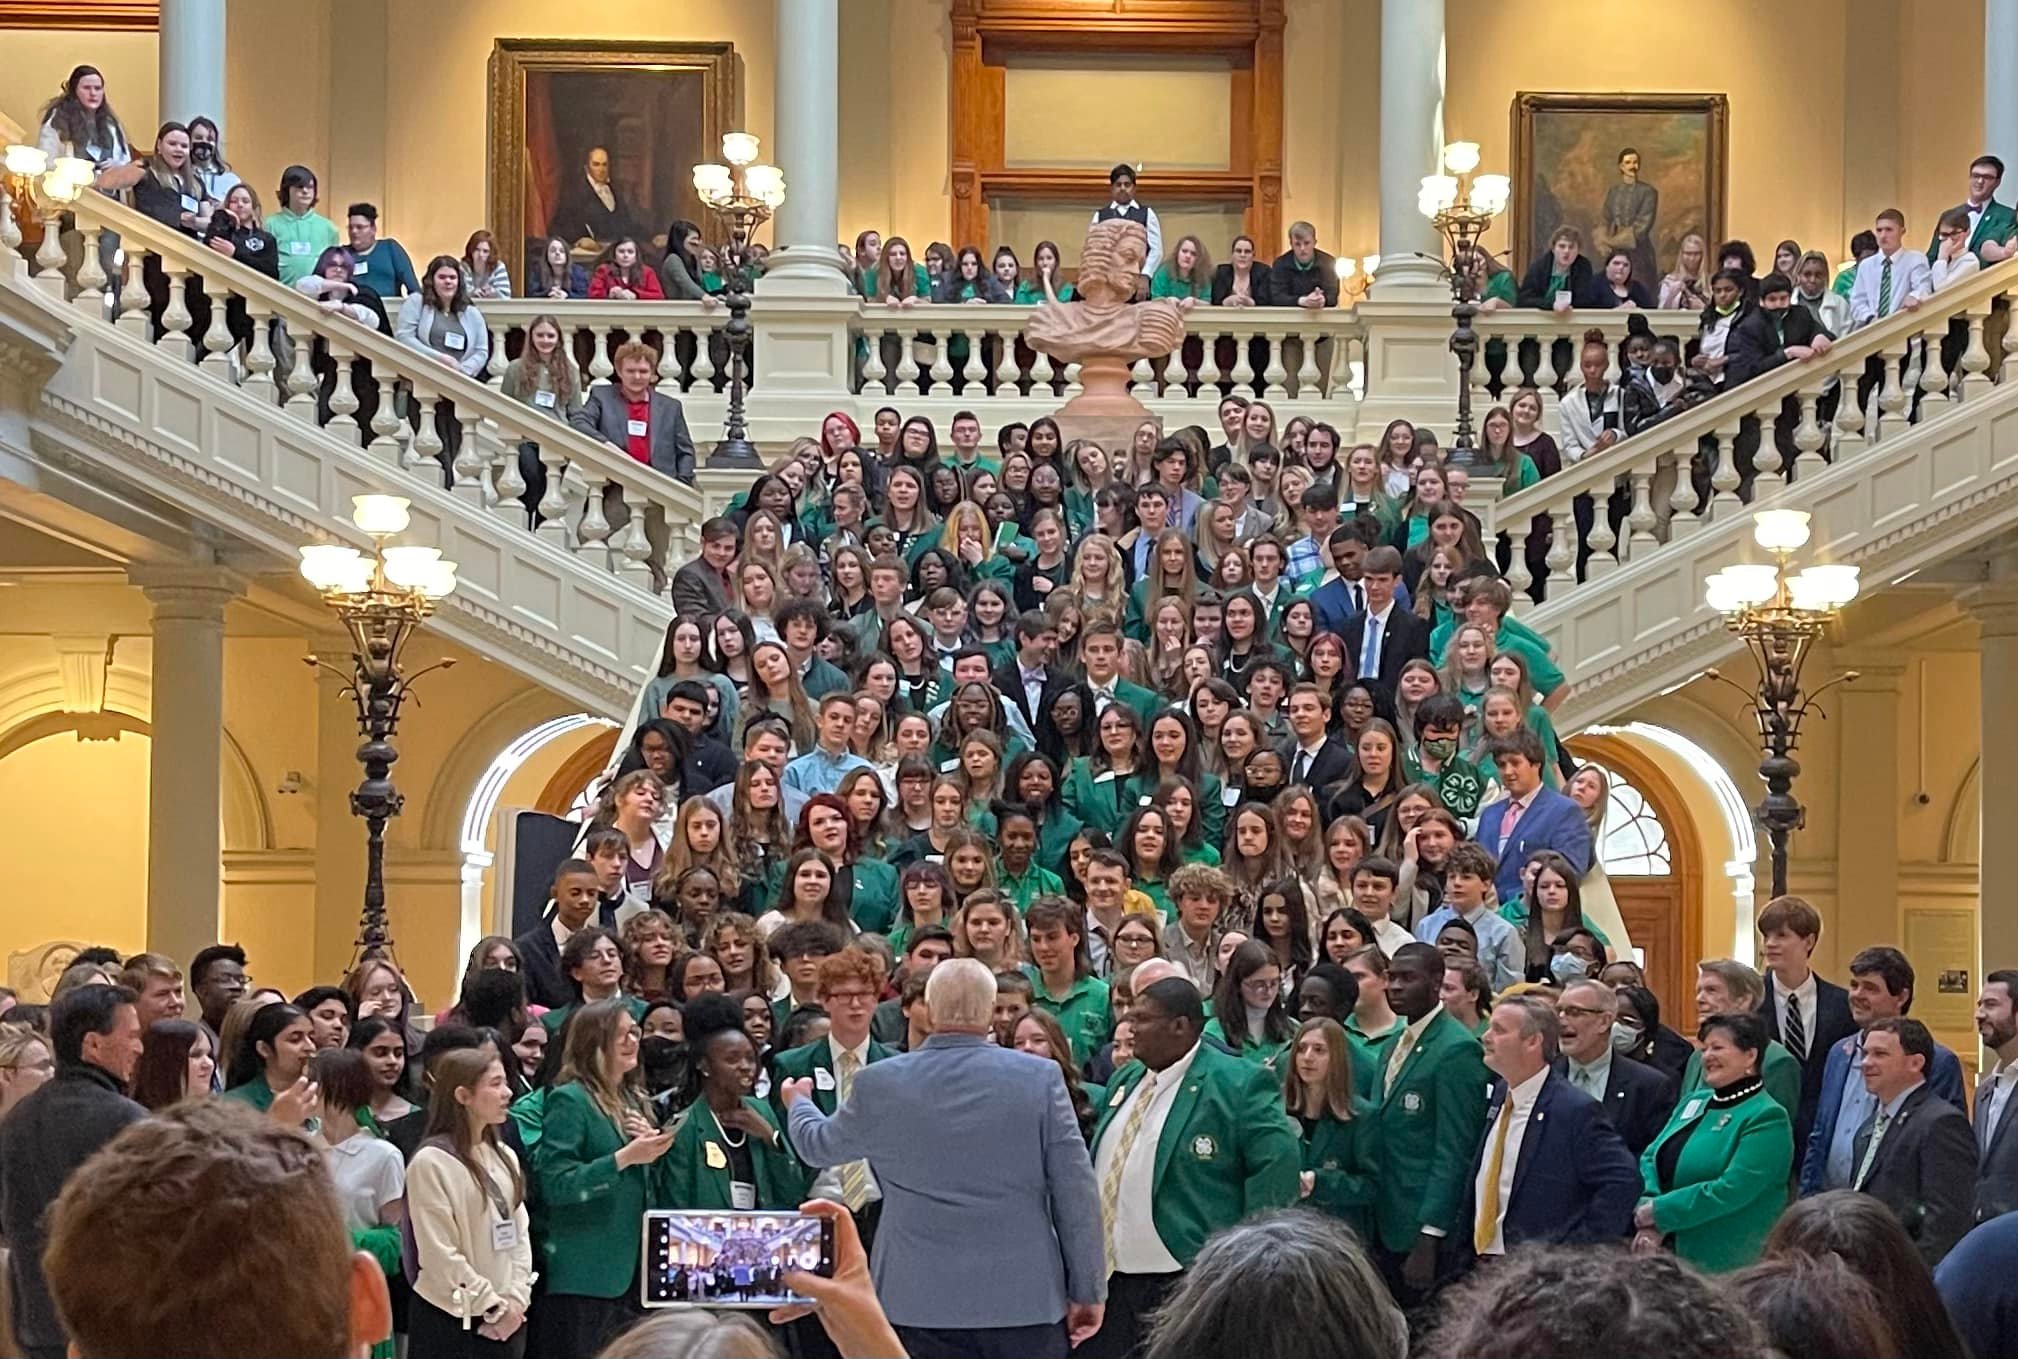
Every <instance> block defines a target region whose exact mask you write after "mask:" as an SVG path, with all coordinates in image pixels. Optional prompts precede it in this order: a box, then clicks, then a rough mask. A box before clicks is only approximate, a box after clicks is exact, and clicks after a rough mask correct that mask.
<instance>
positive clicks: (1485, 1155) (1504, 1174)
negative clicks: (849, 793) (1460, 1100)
mask: <svg viewBox="0 0 2018 1359" xmlns="http://www.w3.org/2000/svg"><path fill="white" fill-rule="evenodd" d="M1548 1078H1549V1069H1548V1068H1547V1067H1543V1068H1542V1069H1541V1070H1540V1071H1537V1072H1535V1074H1534V1075H1532V1076H1530V1077H1528V1078H1527V1079H1526V1080H1524V1081H1522V1082H1521V1083H1520V1084H1519V1085H1516V1086H1514V1087H1513V1088H1512V1089H1511V1090H1509V1091H1508V1092H1507V1099H1509V1100H1510V1101H1512V1103H1513V1120H1512V1121H1511V1122H1510V1123H1508V1124H1507V1130H1506V1150H1505V1151H1504V1152H1503V1153H1501V1155H1500V1163H1499V1218H1498V1219H1497V1220H1496V1221H1495V1223H1494V1224H1493V1229H1492V1240H1491V1241H1489V1242H1487V1243H1486V1248H1485V1250H1484V1251H1483V1252H1481V1253H1482V1254H1485V1255H1505V1254H1506V1232H1505V1228H1506V1210H1507V1205H1508V1204H1509V1203H1511V1202H1512V1201H1513V1182H1514V1170H1515V1169H1516V1168H1517V1167H1518V1166H1519V1165H1520V1160H1521V1143H1522V1142H1524V1141H1526V1140H1527V1133H1528V1118H1529V1117H1530V1116H1531V1115H1532V1114H1533V1113H1534V1108H1535V1101H1536V1100H1537V1099H1539V1098H1540V1097H1541V1093H1542V1082H1543V1081H1546V1080H1547V1079H1548ZM1503 1117H1505V1115H1504V1113H1502V1114H1500V1115H1499V1116H1498V1117H1496V1118H1494V1120H1493V1121H1492V1122H1490V1123H1488V1124H1486V1132H1485V1150H1484V1151H1483V1152H1482V1153H1481V1154H1480V1156H1479V1160H1478V1175H1477V1176H1476V1177H1475V1178H1474V1180H1473V1181H1472V1194H1473V1198H1472V1203H1473V1204H1480V1203H1484V1202H1485V1187H1486V1178H1485V1173H1486V1171H1487V1170H1489V1169H1491V1168H1492V1146H1493V1141H1494V1139H1496V1138H1497V1137H1498V1136H1499V1118H1503ZM1474 1211H1476V1210H1474ZM1474 1225H1476V1224H1475V1223H1474Z"/></svg>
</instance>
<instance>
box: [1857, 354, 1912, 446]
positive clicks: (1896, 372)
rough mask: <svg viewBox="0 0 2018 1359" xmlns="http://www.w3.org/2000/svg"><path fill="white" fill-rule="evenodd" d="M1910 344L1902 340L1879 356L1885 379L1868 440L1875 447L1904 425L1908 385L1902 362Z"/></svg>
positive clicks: (1872, 417) (1872, 418)
mask: <svg viewBox="0 0 2018 1359" xmlns="http://www.w3.org/2000/svg"><path fill="white" fill-rule="evenodd" d="M1908 343H1909V342H1907V341H1903V340H1902V341H1900V342H1899V346H1898V348H1896V349H1894V348H1891V347H1889V346H1888V347H1887V348H1886V350H1885V352H1884V353H1882V354H1880V355H1879V356H1878V362H1879V364H1880V365H1881V366H1882V368H1883V370H1884V379H1883V383H1882V385H1881V386H1880V387H1879V388H1878V408H1877V411H1876V412H1874V413H1873V414H1872V416H1871V424H1870V434H1869V436H1868V438H1867V440H1866V442H1868V443H1871V444H1874V445H1875V444H1877V443H1878V442H1880V441H1881V440H1884V439H1888V438H1890V437H1891V436H1892V435H1893V434H1895V433H1896V432H1897V426H1898V425H1900V424H1901V423H1903V422H1902V421H1901V420H1900V418H1899V417H1900V416H1901V415H1902V414H1903V413H1904V411H1905V409H1906V385H1905V381H1904V379H1903V377H1902V376H1901V374H1900V360H1902V359H1903V358H1905V356H1906V348H1907V345H1908Z"/></svg>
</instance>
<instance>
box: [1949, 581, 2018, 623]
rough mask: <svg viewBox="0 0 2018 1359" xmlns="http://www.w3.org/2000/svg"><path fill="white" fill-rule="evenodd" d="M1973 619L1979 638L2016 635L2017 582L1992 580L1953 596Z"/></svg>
mask: <svg viewBox="0 0 2018 1359" xmlns="http://www.w3.org/2000/svg"><path fill="white" fill-rule="evenodd" d="M1955 602H1956V603H1957V604H1960V605H1961V606H1962V608H1963V610H1964V612H1966V613H1967V614H1968V615H1969V616H1970V617H1971V618H1974V619H1975V620H1976V630H1977V635H1978V636H1979V637H2012V636H2018V580H1993V581H1991V582H1989V583H1988V584H1984V585H1977V586H1974V587H1972V588H1970V589H1967V590H1964V591H1962V593H1961V594H1959V595H1957V596H1956V597H1955Z"/></svg>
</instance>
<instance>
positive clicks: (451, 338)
mask: <svg viewBox="0 0 2018 1359" xmlns="http://www.w3.org/2000/svg"><path fill="white" fill-rule="evenodd" d="M441 342H442V343H443V344H445V345H447V346H448V347H449V348H450V349H462V348H465V347H467V346H468V344H469V340H468V339H467V338H465V337H464V336H463V335H462V334H461V333H459V332H457V331H453V330H452V331H450V332H449V333H448V334H446V335H444V336H442V337H441Z"/></svg>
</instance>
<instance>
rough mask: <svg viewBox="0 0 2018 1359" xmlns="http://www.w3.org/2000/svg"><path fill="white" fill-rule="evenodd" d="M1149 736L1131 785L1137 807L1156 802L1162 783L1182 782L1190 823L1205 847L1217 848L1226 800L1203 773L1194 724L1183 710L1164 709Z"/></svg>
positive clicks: (1216, 781)
mask: <svg viewBox="0 0 2018 1359" xmlns="http://www.w3.org/2000/svg"><path fill="white" fill-rule="evenodd" d="M1148 733H1149V734H1148V737H1147V738H1146V739H1145V740H1144V741H1143V742H1142V763H1141V767H1140V768H1139V769H1137V770H1136V771H1135V776H1134V778H1133V780H1132V781H1131V782H1132V784H1133V792H1134V794H1135V797H1134V801H1135V803H1136V805H1138V806H1139V805H1141V804H1142V803H1143V802H1145V801H1153V800H1155V799H1156V796H1157V791H1158V789H1159V788H1160V787H1161V786H1162V784H1163V782H1164V780H1166V779H1182V780H1183V781H1184V782H1185V784H1186V785H1188V786H1189V787H1190V789H1191V792H1192V806H1191V812H1192V820H1193V821H1194V822H1195V823H1197V824H1198V826H1199V827H1200V828H1201V830H1202V832H1203V836H1202V838H1203V841H1204V843H1205V844H1208V845H1217V844H1219V843H1220V841H1221V838H1222V837H1223V836H1224V834H1225V832H1226V798H1225V796H1224V794H1223V792H1222V790H1221V785H1220V782H1219V779H1218V777H1217V776H1215V775H1212V774H1208V773H1206V772H1205V760H1204V752H1203V750H1202V748H1201V743H1200V741H1199V739H1198V724H1197V722H1196V721H1195V720H1194V719H1193V718H1192V717H1191V716H1190V715H1189V714H1188V713H1185V712H1184V711H1183V710H1182V709H1179V708H1165V709H1164V710H1163V711H1161V712H1159V713H1157V714H1156V715H1155V716H1154V717H1152V718H1151V719H1150V720H1149V728H1148ZM1185 839H1186V840H1187V841H1189V840H1190V839H1191V837H1190V836H1188V835H1187V836H1186V837H1185ZM1212 862H1213V863H1215V864H1216V863H1218V862H1219V860H1218V859H1217V858H1215V859H1213V860H1212Z"/></svg>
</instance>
